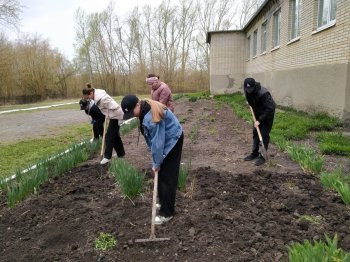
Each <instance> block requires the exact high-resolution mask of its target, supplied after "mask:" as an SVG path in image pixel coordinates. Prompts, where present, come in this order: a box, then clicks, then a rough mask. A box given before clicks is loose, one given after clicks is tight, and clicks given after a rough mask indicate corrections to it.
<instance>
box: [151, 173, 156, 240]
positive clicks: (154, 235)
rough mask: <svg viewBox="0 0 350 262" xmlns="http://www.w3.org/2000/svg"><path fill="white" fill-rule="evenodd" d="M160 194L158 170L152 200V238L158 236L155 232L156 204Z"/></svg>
mask: <svg viewBox="0 0 350 262" xmlns="http://www.w3.org/2000/svg"><path fill="white" fill-rule="evenodd" d="M157 195H158V171H156V172H154V186H153V201H152V221H151V236H150V239H154V238H156V233H155V219H156V212H157V210H156V204H157Z"/></svg>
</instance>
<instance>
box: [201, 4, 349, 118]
mask: <svg viewBox="0 0 350 262" xmlns="http://www.w3.org/2000/svg"><path fill="white" fill-rule="evenodd" d="M207 43H209V44H210V90H211V92H212V93H213V94H222V93H232V92H237V91H242V88H243V80H244V78H245V77H248V76H250V77H254V78H255V79H256V80H257V81H259V82H261V84H262V86H265V87H267V88H268V89H269V90H270V91H271V93H272V95H273V97H274V99H275V100H276V102H277V103H278V104H280V105H285V106H291V107H294V108H296V109H300V110H304V111H309V112H313V111H323V112H328V113H330V114H332V115H335V116H338V117H340V118H342V119H343V120H344V121H346V122H349V121H350V67H349V60H350V0H266V1H265V2H264V3H263V4H262V5H261V7H260V8H259V10H258V11H257V12H256V13H255V14H254V16H253V17H252V18H251V20H250V21H249V22H248V23H247V24H246V25H245V27H244V28H243V29H242V30H229V31H211V32H208V33H207Z"/></svg>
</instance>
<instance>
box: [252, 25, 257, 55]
mask: <svg viewBox="0 0 350 262" xmlns="http://www.w3.org/2000/svg"><path fill="white" fill-rule="evenodd" d="M257 49H258V29H256V30H255V31H254V33H253V57H255V56H256V52H257Z"/></svg>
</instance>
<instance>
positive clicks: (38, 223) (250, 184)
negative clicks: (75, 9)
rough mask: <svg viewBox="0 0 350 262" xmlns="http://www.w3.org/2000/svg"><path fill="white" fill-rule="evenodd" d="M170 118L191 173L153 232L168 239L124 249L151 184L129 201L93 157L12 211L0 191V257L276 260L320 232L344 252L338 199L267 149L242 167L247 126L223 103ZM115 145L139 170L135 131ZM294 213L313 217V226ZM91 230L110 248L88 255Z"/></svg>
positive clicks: (145, 217) (180, 109)
mask: <svg viewBox="0 0 350 262" xmlns="http://www.w3.org/2000/svg"><path fill="white" fill-rule="evenodd" d="M176 114H177V115H178V117H179V119H182V121H184V124H183V127H184V133H185V142H184V150H183V162H185V163H187V162H189V161H191V163H192V169H191V175H190V181H189V183H188V188H187V190H186V192H178V194H177V200H176V210H177V212H176V215H175V217H174V219H173V220H172V221H170V222H169V223H168V224H166V225H162V226H157V228H156V234H157V236H159V237H165V236H166V237H170V238H171V240H170V241H168V242H158V243H147V244H137V243H134V240H135V239H137V238H147V237H148V236H149V233H150V224H149V222H150V221H149V220H150V217H151V197H152V195H151V188H152V183H151V182H152V181H151V180H149V178H146V177H145V182H146V184H147V185H148V186H147V187H146V192H145V193H144V197H143V198H141V197H139V198H137V199H136V200H135V201H134V205H133V204H132V203H131V202H130V201H128V200H123V199H122V197H121V193H120V191H119V188H118V187H117V186H116V185H115V181H114V180H113V179H112V178H111V177H110V176H109V175H108V173H107V170H106V169H107V167H105V168H101V167H100V165H99V164H98V160H97V159H94V160H91V161H88V162H87V163H84V164H83V165H81V166H80V167H77V168H75V169H73V170H72V171H70V172H68V173H67V174H66V175H65V176H63V177H60V178H57V179H55V180H52V181H50V182H49V183H47V184H46V185H45V186H44V187H43V188H42V189H41V190H39V192H38V195H36V196H32V197H30V198H28V199H27V200H25V201H24V202H22V203H20V204H19V205H18V206H17V207H16V208H14V209H9V208H7V207H6V206H5V205H4V202H5V196H3V195H0V236H1V241H0V261H191V262H192V261H201V262H202V261H269V262H270V261H286V260H287V245H289V244H290V243H291V242H292V241H299V242H302V241H303V240H304V239H321V238H323V236H324V233H327V234H329V235H331V236H333V235H334V234H335V233H338V237H339V243H340V246H341V247H342V248H344V249H346V250H350V214H349V210H348V209H347V208H346V207H345V205H344V204H342V203H341V200H340V198H339V197H338V196H336V195H335V194H333V193H330V192H326V191H325V190H324V189H323V188H322V186H321V185H320V183H319V181H318V179H317V178H316V177H313V176H310V175H306V174H304V173H303V172H302V171H301V169H300V168H299V166H298V165H297V164H295V163H293V162H292V161H290V160H289V158H288V157H287V156H286V155H285V154H284V153H278V152H277V150H276V148H275V147H274V146H271V148H270V149H269V154H270V155H271V160H270V161H269V163H267V164H266V165H265V166H263V167H255V166H254V165H253V163H249V162H244V161H242V158H243V156H244V155H245V154H246V153H249V151H250V148H251V139H250V136H251V129H250V126H249V125H248V124H247V123H245V122H243V121H242V120H241V119H239V118H237V117H236V116H235V115H234V114H233V113H232V110H231V109H230V108H229V107H227V106H220V105H217V104H216V103H215V102H214V101H212V100H210V101H209V100H200V101H197V102H195V103H191V102H188V101H186V100H181V101H178V102H177V106H176ZM195 134H196V135H195ZM123 141H124V143H125V148H126V152H127V155H126V160H127V161H129V162H131V163H132V164H134V165H135V166H137V167H138V168H140V169H147V168H149V167H150V156H149V153H148V152H147V150H146V147H145V143H144V141H143V139H142V137H141V138H140V144H139V146H138V147H137V146H136V142H137V130H134V131H133V132H132V133H130V134H128V135H126V136H124V137H123ZM303 215H308V216H319V218H320V220H319V223H318V224H314V223H311V222H307V221H305V220H302V219H301V217H302V216H303ZM100 232H108V233H111V234H113V235H114V236H115V237H116V239H117V241H118V246H117V247H116V248H115V249H113V250H110V251H105V252H103V251H99V250H96V249H95V248H94V240H95V239H96V238H97V237H98V235H99V233H100ZM18 250H21V252H18Z"/></svg>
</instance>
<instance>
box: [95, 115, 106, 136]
mask: <svg viewBox="0 0 350 262" xmlns="http://www.w3.org/2000/svg"><path fill="white" fill-rule="evenodd" d="M104 122H105V120H104V119H101V120H96V122H95V123H94V124H93V125H92V129H93V131H94V138H95V139H98V138H99V137H103V124H104Z"/></svg>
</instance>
